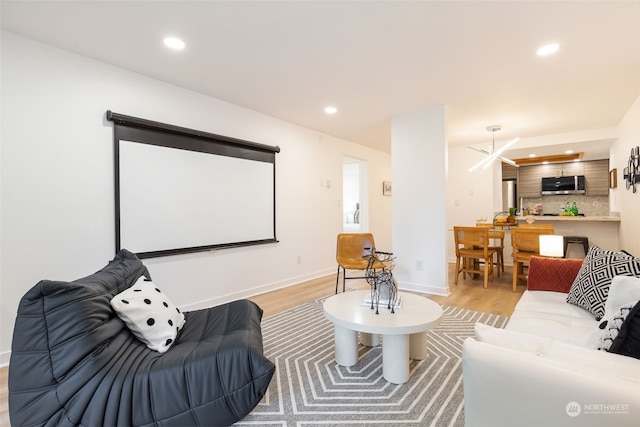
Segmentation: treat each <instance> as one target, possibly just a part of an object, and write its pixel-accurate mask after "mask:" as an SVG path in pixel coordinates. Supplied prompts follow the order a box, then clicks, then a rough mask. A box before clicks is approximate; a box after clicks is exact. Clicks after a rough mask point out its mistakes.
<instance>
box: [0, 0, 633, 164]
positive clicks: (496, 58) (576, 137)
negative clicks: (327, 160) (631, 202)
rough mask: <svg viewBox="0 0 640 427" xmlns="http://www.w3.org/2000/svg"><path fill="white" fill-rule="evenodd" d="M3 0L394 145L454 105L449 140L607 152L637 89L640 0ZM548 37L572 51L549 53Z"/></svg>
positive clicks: (276, 107) (193, 79)
mask: <svg viewBox="0 0 640 427" xmlns="http://www.w3.org/2000/svg"><path fill="white" fill-rule="evenodd" d="M1 7H2V9H1V14H2V28H3V29H5V30H8V31H12V32H15V33H18V34H21V35H24V36H27V37H30V38H33V39H36V40H41V41H44V42H46V43H49V44H52V45H55V46H60V47H62V48H65V49H68V50H71V51H74V52H77V53H80V54H83V55H86V56H89V57H92V58H96V59H99V60H101V61H104V62H108V63H111V64H115V65H117V66H120V67H123V68H126V69H129V70H132V71H136V72H139V73H141V74H144V75H147V76H150V77H153V78H156V79H159V80H162V81H166V82H169V83H172V84H175V85H178V86H181V87H184V88H187V89H191V90H194V91H197V92H201V93H204V94H207V95H210V96H212V97H215V98H218V99H221V100H224V101H228V102H231V103H234V104H237V105H241V106H244V107H247V108H250V109H252V110H255V111H259V112H262V113H265V114H268V115H270V116H274V117H277V118H280V119H283V120H286V121H289V122H293V123H296V124H299V125H301V126H304V127H307V128H311V129H315V130H317V131H319V132H322V133H326V134H329V135H334V136H337V137H340V138H344V139H347V140H351V141H354V142H357V143H361V144H364V145H368V146H371V147H373V148H376V149H379V150H382V151H390V119H391V118H392V117H393V116H395V115H398V114H402V113H406V112H411V111H416V110H422V109H426V108H429V107H432V106H435V105H446V106H447V137H448V141H449V143H450V144H455V145H471V144H482V145H483V144H487V143H488V142H489V141H490V140H491V134H490V133H489V132H487V130H486V128H487V126H489V125H494V124H499V125H501V126H502V131H501V132H500V133H499V134H497V135H496V147H497V148H498V147H499V146H500V144H503V143H505V142H506V141H507V140H509V139H511V138H513V137H515V136H520V137H522V138H523V139H522V141H521V142H520V143H519V144H518V146H517V148H519V149H521V150H525V151H527V153H528V152H529V151H528V148H527V147H530V146H531V147H541V146H547V148H544V149H542V148H540V149H539V150H538V153H537V154H544V153H543V152H542V151H540V150H545V151H557V150H559V148H549V146H553V145H555V144H556V143H559V142H560V143H563V144H575V143H581V144H582V146H583V147H587V146H589V147H591V148H590V150H596V151H597V150H598V149H600V150H601V151H602V152H604V153H606V155H608V147H609V145H610V144H611V142H612V138H614V137H615V127H616V126H617V125H618V123H619V122H620V120H621V119H622V117H623V115H624V113H625V112H626V111H627V110H628V109H629V107H630V106H631V104H632V103H633V101H634V100H635V99H636V98H637V97H638V95H639V94H640V0H626V1H611V0H606V1H571V0H569V1H537V2H534V1H522V0H512V1H478V0H476V1H412V2H404V1H391V0H389V1H376V2H374V1H5V0H2V1H1ZM166 35H175V36H178V37H180V38H182V39H184V41H185V42H186V43H187V47H186V49H185V50H184V51H181V52H175V51H169V50H167V49H166V48H165V47H164V46H163V44H162V38H163V37H164V36H166ZM549 42H557V43H559V44H560V50H559V51H558V52H557V53H556V54H555V55H553V56H550V57H544V58H542V57H537V56H536V55H535V50H536V49H537V48H538V47H539V46H541V45H543V44H546V43H549ZM329 104H332V105H335V106H336V107H337V108H338V113H337V114H335V115H333V116H327V115H325V114H324V113H323V109H324V107H325V106H326V105H329ZM553 154H556V153H553ZM507 155H509V156H512V157H518V156H519V155H516V154H514V152H512V151H509V152H507ZM606 155H605V157H606ZM595 157H596V158H598V157H599V155H596V156H595ZM600 158H601V156H600Z"/></svg>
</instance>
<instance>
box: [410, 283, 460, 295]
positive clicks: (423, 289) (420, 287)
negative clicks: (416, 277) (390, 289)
mask: <svg viewBox="0 0 640 427" xmlns="http://www.w3.org/2000/svg"><path fill="white" fill-rule="evenodd" d="M398 289H399V290H401V291H412V292H420V293H423V294H429V295H438V296H443V297H446V296H449V294H450V293H451V292H449V286H448V285H447V287H446V288H442V287H438V286H429V285H424V284H422V283H411V282H401V281H398Z"/></svg>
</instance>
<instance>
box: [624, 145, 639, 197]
mask: <svg viewBox="0 0 640 427" xmlns="http://www.w3.org/2000/svg"><path fill="white" fill-rule="evenodd" d="M623 177H624V179H625V183H626V186H627V190H628V189H630V188H633V192H634V193H635V192H636V190H637V187H638V183H640V147H635V148H632V149H631V155H629V162H628V163H627V167H626V168H624V175H623Z"/></svg>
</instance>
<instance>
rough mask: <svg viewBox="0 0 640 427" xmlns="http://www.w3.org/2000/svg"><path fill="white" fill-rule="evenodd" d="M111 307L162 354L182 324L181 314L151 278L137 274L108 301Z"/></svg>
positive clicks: (182, 315) (171, 342)
mask: <svg viewBox="0 0 640 427" xmlns="http://www.w3.org/2000/svg"><path fill="white" fill-rule="evenodd" d="M111 307H113V309H114V310H115V312H116V313H117V314H118V317H120V319H122V321H123V322H124V323H125V324H126V325H127V327H128V328H129V329H130V330H131V332H133V334H134V335H135V336H136V337H137V338H138V339H139V340H140V341H142V342H143V343H145V344H146V345H147V347H149V348H150V349H151V350H155V351H158V352H160V353H164V352H166V351H167V350H169V347H171V345H172V344H173V343H174V342H175V340H176V336H177V335H178V332H180V329H182V326H183V325H184V314H182V312H181V311H180V309H179V308H178V307H176V306H175V304H173V303H172V302H171V301H169V298H167V296H166V295H165V294H164V293H163V292H162V291H161V290H160V289H158V288H157V287H156V285H154V284H153V282H151V281H147V280H145V278H144V277H140V278H139V279H138V281H137V282H136V283H135V284H134V285H133V286H131V287H130V288H129V289H127V290H125V291H123V292H120V293H119V294H118V295H116V296H115V297H113V299H112V300H111Z"/></svg>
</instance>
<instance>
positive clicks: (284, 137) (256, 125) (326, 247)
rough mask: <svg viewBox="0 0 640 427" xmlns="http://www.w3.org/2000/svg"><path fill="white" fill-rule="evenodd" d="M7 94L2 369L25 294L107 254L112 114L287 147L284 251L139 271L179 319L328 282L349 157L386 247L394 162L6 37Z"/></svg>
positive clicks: (188, 259)
mask: <svg viewBox="0 0 640 427" xmlns="http://www.w3.org/2000/svg"><path fill="white" fill-rule="evenodd" d="M1 84H2V86H1V90H2V110H1V113H2V117H1V120H2V122H1V125H2V130H1V147H0V148H1V150H0V153H1V166H2V167H1V175H0V177H1V178H0V179H1V190H2V191H1V199H0V203H1V211H0V220H1V222H0V224H1V244H0V297H1V305H0V324H1V326H0V364H6V363H7V362H8V360H9V353H10V347H11V335H12V331H13V322H14V318H15V314H16V310H17V306H18V303H19V300H20V298H21V297H22V295H23V294H24V293H25V292H26V291H27V290H28V289H29V288H31V287H32V286H33V285H34V284H36V283H37V282H38V281H39V280H41V279H55V280H74V279H77V278H79V277H82V276H85V275H89V274H91V273H93V272H95V271H97V270H99V269H100V268H102V267H103V266H104V265H106V263H107V262H108V261H109V260H110V259H111V258H112V257H113V255H114V251H115V243H114V183H113V146H112V144H113V142H112V138H113V130H112V127H111V123H110V122H107V121H105V119H104V115H105V112H106V111H107V110H112V111H114V112H118V113H122V114H126V115H131V116H136V117H141V118H146V119H150V120H155V121H160V122H165V123H170V124H174V125H178V126H183V127H188V128H193V129H199V130H203V131H207V132H211V133H217V134H221V135H227V136H231V137H235V138H240V139H246V140H250V141H255V142H259V143H263V144H269V145H278V146H280V147H281V152H280V153H279V154H278V155H277V156H276V159H277V160H276V162H277V163H276V173H277V178H276V180H277V237H278V239H279V240H280V243H278V244H272V245H264V246H254V247H248V248H236V249H228V250H221V251H217V252H202V253H196V254H189V255H179V256H173V257H166V258H155V259H149V260H145V261H144V262H145V265H147V267H148V268H149V270H150V272H151V275H152V277H153V279H154V280H155V282H156V283H157V284H158V285H159V286H161V287H162V288H163V290H165V292H166V293H167V294H168V295H169V296H170V298H171V299H172V300H173V301H174V302H175V303H176V304H177V305H179V306H181V307H183V308H185V309H194V308H198V307H203V306H209V305H214V304H219V303H222V302H226V301H229V300H233V299H236V298H241V297H245V296H249V295H253V294H257V293H261V292H265V291H268V290H272V289H275V288H279V287H284V286H288V285H291V284H293V283H297V282H300V281H303V280H306V279H310V278H314V277H319V276H322V275H325V274H334V273H335V265H336V264H335V238H336V234H337V233H339V232H340V231H341V229H342V207H341V199H342V160H343V156H345V155H348V156H352V157H357V158H360V159H365V160H367V162H368V165H369V177H370V180H369V182H368V183H367V185H368V186H369V187H370V188H371V189H372V191H371V193H370V199H369V201H368V202H369V206H370V230H371V231H372V232H373V233H375V236H376V241H377V242H380V243H378V244H379V246H380V247H388V248H390V247H391V230H390V227H391V203H390V201H389V198H388V197H383V196H382V192H381V191H380V192H378V191H373V189H375V188H378V187H381V185H382V184H381V183H382V181H383V180H388V179H389V176H390V170H391V160H390V156H389V155H388V154H385V153H381V152H378V151H375V150H371V149H368V148H366V147H363V146H360V145H357V144H353V143H350V142H348V141H344V140H340V139H337V138H333V137H330V136H328V135H318V133H317V132H315V131H312V130H309V129H304V128H301V127H299V126H295V125H292V124H289V123H286V122H283V121H281V120H277V119H274V118H272V117H268V116H265V115H262V114H259V113H256V112H253V111H250V110H247V109H244V108H241V107H239V106H235V105H232V104H228V103H225V102H222V101H219V100H216V99H213V98H210V97H206V96H203V95H201V94H198V93H195V92H192V91H188V90H185V89H181V88H179V87H175V86H172V85H169V84H166V83H163V82H160V81H157V80H153V79H150V78H147V77H145V76H142V75H139V74H135V73H132V72H129V71H126V70H123V69H120V68H116V67H113V66H110V65H108V64H105V63H102V62H98V61H94V60H91V59H88V58H85V57H82V56H78V55H75V54H72V53H70V52H67V51H63V50H60V49H57V48H54V47H52V46H49V45H46V44H41V43H37V42H34V41H31V40H28V39H25V38H22V37H19V36H16V35H14V34H12V33H8V32H4V31H3V32H2V76H1ZM326 180H330V181H331V186H330V187H329V188H328V187H327V186H326V185H323V186H320V185H319V183H320V182H321V181H323V182H325V183H326ZM298 257H300V259H301V263H300V264H298V263H297V260H298Z"/></svg>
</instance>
